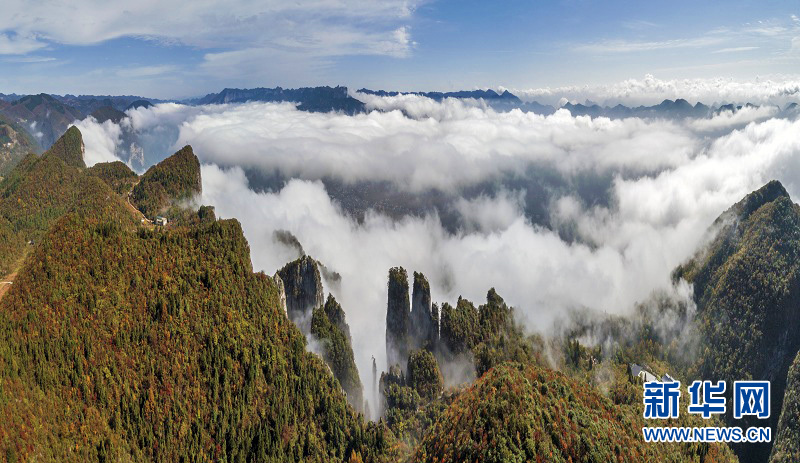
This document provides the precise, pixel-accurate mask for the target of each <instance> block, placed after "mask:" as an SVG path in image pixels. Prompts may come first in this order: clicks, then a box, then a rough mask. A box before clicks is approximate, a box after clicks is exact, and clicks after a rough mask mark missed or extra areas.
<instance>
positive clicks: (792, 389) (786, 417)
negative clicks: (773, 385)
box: [769, 354, 800, 463]
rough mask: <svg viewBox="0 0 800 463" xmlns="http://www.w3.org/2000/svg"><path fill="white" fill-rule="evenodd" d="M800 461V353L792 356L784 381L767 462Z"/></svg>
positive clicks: (793, 462) (791, 462)
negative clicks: (773, 441)
mask: <svg viewBox="0 0 800 463" xmlns="http://www.w3.org/2000/svg"><path fill="white" fill-rule="evenodd" d="M798 461H800V354H797V356H796V357H795V358H794V363H793V364H792V367H791V369H789V377H788V379H787V381H786V394H785V395H784V396H783V411H781V416H780V421H778V432H777V433H776V434H775V445H774V446H773V447H772V455H771V456H770V459H769V463H796V462H798Z"/></svg>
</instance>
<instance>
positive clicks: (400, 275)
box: [386, 267, 411, 366]
mask: <svg viewBox="0 0 800 463" xmlns="http://www.w3.org/2000/svg"><path fill="white" fill-rule="evenodd" d="M388 290H389V294H388V296H389V298H388V303H387V306H386V359H387V361H388V363H389V366H392V365H395V364H401V365H405V363H406V360H407V359H408V353H409V350H410V349H409V339H408V338H409V328H410V326H411V320H410V318H411V317H410V314H411V304H410V301H409V299H408V273H406V270H405V269H404V268H403V267H394V268H392V269H390V270H389V285H388Z"/></svg>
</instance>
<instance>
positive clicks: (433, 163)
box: [82, 97, 800, 377]
mask: <svg viewBox="0 0 800 463" xmlns="http://www.w3.org/2000/svg"><path fill="white" fill-rule="evenodd" d="M374 105H375V107H378V106H379V105H383V106H384V107H385V109H391V108H395V109H394V110H390V111H388V112H377V111H375V112H372V113H369V114H362V115H357V116H352V117H351V116H343V115H338V114H312V113H305V112H301V111H297V110H296V109H295V108H294V107H293V106H292V105H290V104H245V105H228V106H226V105H221V106H212V107H185V106H181V105H158V106H156V107H153V108H149V109H143V108H142V109H137V110H133V111H130V112H129V113H128V114H129V116H130V118H129V119H128V120H127V121H126V122H124V123H123V127H117V128H115V126H112V125H103V126H100V125H99V124H97V123H96V122H93V121H92V120H88V121H84V122H82V130H85V131H86V132H85V134H86V135H85V140H86V145H87V146H86V151H87V161H90V163H91V162H92V161H96V160H101V159H107V158H109V155H110V153H111V149H110V147H112V146H115V144H119V141H118V140H119V139H120V138H119V135H118V132H117V130H127V131H133V132H134V133H136V134H137V136H138V137H139V138H138V139H139V140H140V141H141V140H145V141H144V142H142V143H143V145H145V149H146V150H148V149H149V150H151V151H153V152H151V153H150V154H149V155H147V154H146V156H149V157H148V159H147V164H152V163H154V162H156V161H157V160H158V159H160V158H161V157H163V156H164V155H165V154H166V153H168V152H170V151H172V150H174V149H175V148H177V147H179V146H181V145H183V144H186V143H190V144H192V145H193V147H194V149H195V152H196V153H197V154H198V156H199V157H200V159H201V161H202V162H203V168H202V169H203V170H202V175H203V197H202V202H203V203H206V204H213V205H215V206H216V208H217V213H218V215H219V216H220V217H225V218H229V217H235V218H237V219H239V220H240V221H241V222H242V225H243V228H244V230H245V234H246V236H247V238H248V240H249V242H250V245H251V252H252V259H253V263H254V267H255V268H256V269H259V270H264V271H266V272H268V273H273V272H274V271H275V270H276V269H278V268H279V267H281V266H282V265H283V264H284V263H285V262H286V261H288V260H291V259H293V258H294V257H296V254H297V247H296V246H295V245H290V244H287V243H286V240H281V239H276V232H277V231H282V233H285V232H288V233H290V234H291V235H293V236H295V237H296V238H297V240H298V241H299V243H300V245H302V247H303V249H304V250H305V252H307V253H308V254H309V255H312V256H314V257H315V258H317V259H319V260H321V261H322V262H323V263H324V264H325V265H327V266H328V267H329V268H330V269H331V270H332V271H335V272H338V273H339V274H341V276H342V279H341V283H340V284H339V285H337V286H336V287H332V288H326V289H327V290H330V291H332V292H334V294H335V295H336V296H337V298H338V299H339V300H340V302H341V303H342V306H343V307H344V308H345V310H346V312H347V318H348V322H349V323H350V325H351V331H352V333H353V336H354V347H355V350H356V357H357V358H356V360H357V364H358V366H359V369H360V370H361V371H362V372H363V373H364V374H363V375H362V377H367V376H366V372H369V371H370V369H371V357H372V356H375V357H376V358H377V359H378V365H379V367H382V366H383V363H384V362H385V351H384V349H385V347H384V338H383V333H384V323H385V316H386V312H385V310H386V278H387V272H388V269H389V268H390V267H391V266H396V265H402V266H405V267H406V268H407V269H409V270H416V271H422V272H423V273H425V275H426V276H428V278H429V280H430V282H431V288H432V292H433V298H434V300H435V301H450V302H454V301H455V299H456V298H457V297H458V296H459V295H463V296H465V297H467V298H469V299H472V300H474V301H476V302H480V301H482V300H483V298H484V297H485V293H486V291H487V290H488V289H489V288H490V287H495V288H496V289H497V291H498V292H499V293H500V294H501V295H502V296H503V297H504V298H505V299H506V300H507V301H508V302H509V303H510V304H512V305H514V306H515V307H517V308H518V311H519V313H520V316H521V318H522V320H523V321H524V322H525V324H526V325H527V326H528V327H529V328H530V329H549V328H550V327H551V326H552V325H553V323H554V321H555V320H557V319H559V318H560V317H562V316H564V314H565V313H566V312H567V311H569V310H571V309H575V308H585V309H588V310H592V311H594V312H596V313H619V314H624V313H629V312H630V311H631V309H632V307H633V306H634V304H635V303H636V302H637V301H642V300H645V299H647V298H648V297H649V295H650V294H651V293H652V292H653V291H655V290H661V291H670V281H669V274H670V272H671V270H672V269H673V268H674V267H675V266H676V265H678V264H679V263H681V262H682V261H684V260H685V259H686V258H687V257H689V256H690V255H691V254H692V253H693V252H694V251H695V250H696V249H698V247H699V246H701V245H702V244H703V242H704V240H706V239H708V236H707V234H706V230H707V227H708V226H709V225H710V224H711V223H712V221H713V220H714V218H716V217H717V216H718V215H719V214H720V213H721V212H722V211H724V210H725V209H726V208H728V207H729V206H731V205H732V204H733V203H735V202H736V201H738V200H739V199H741V198H742V197H743V196H744V195H745V194H747V193H749V192H750V191H752V190H755V189H756V188H758V187H760V186H761V185H763V184H764V183H766V182H767V181H769V180H771V179H778V180H780V181H782V182H783V183H784V185H785V186H786V187H787V189H788V191H789V192H790V193H791V194H792V195H793V197H794V198H798V197H800V121H798V120H796V119H779V118H774V117H772V116H773V113H771V112H770V111H769V110H764V109H752V110H750V109H748V110H746V111H744V110H743V112H739V113H731V114H727V113H725V112H723V113H721V114H720V115H719V116H716V117H715V118H712V119H704V120H687V121H682V122H669V121H660V120H641V119H623V120H613V121H612V120H609V119H605V118H595V119H591V118H588V117H573V116H571V115H570V114H569V113H568V112H567V111H565V110H562V111H559V112H557V113H556V114H554V115H552V116H548V117H543V116H536V115H533V114H524V113H522V112H519V111H512V112H509V113H496V112H494V111H492V110H490V109H486V108H482V107H480V106H476V105H472V104H465V103H461V102H456V101H445V102H442V103H435V102H432V101H430V100H427V99H422V98H420V97H414V98H405V99H404V100H403V101H399V100H391V99H387V100H386V101H383V102H374ZM408 115H413V116H414V117H409V116H408ZM158 147H160V148H158ZM157 150H160V151H159V152H158V154H156V153H155V151H157ZM252 171H259V172H265V173H272V174H276V173H277V174H280V176H281V177H282V178H284V179H285V182H284V183H280V184H279V186H278V187H276V188H273V189H272V190H260V189H254V188H253V185H252V183H251V181H250V180H249V179H250V176H249V175H247V172H252ZM543 177H548V178H550V177H552V178H553V179H551V181H550V183H545V185H551V184H552V185H559V187H558V188H549V189H548V188H546V189H545V190H546V193H547V194H546V195H544V196H541V197H536V196H531V195H530V194H528V193H529V192H528V190H529V189H531V188H533V187H534V186H535V185H538V186H541V185H542V184H541V183H537V182H540V180H541V178H543ZM331 178H335V179H337V181H339V182H344V183H349V184H352V185H353V186H354V190H357V189H358V187H359V185H365V184H368V183H369V182H373V181H375V180H376V179H377V180H382V181H385V182H388V183H389V184H390V185H392V188H394V189H396V190H398V191H403V192H404V193H405V194H407V195H410V196H412V197H414V198H417V199H418V200H419V201H421V202H425V201H427V200H428V199H429V198H431V197H433V196H432V195H433V193H432V191H440V192H441V191H444V192H446V198H447V199H446V201H444V203H443V204H444V205H443V206H442V207H441V208H433V209H421V210H420V211H418V212H417V213H411V214H402V215H401V216H399V217H398V216H396V215H392V214H389V213H386V212H376V211H374V210H373V211H367V212H366V213H365V214H364V215H363V216H361V217H355V216H353V215H352V214H349V213H348V212H347V210H346V208H345V207H343V204H345V203H346V202H347V201H348V198H347V197H346V195H342V194H341V192H339V193H337V192H334V191H332V190H330V189H329V188H328V186H327V185H331V184H332V183H330V181H329V180H330V179H331ZM346 191H351V190H346ZM475 191H478V193H477V194H474V193H475ZM587 191H590V192H593V191H599V192H600V194H601V195H602V196H603V197H604V199H603V200H595V201H592V200H591V199H592V198H596V197H597V195H595V194H594V193H591V194H587V193H586V192H587ZM466 192H471V193H470V194H467V193H466ZM537 198H538V199H537ZM532 201H540V202H542V204H539V206H540V207H541V208H542V209H543V210H544V211H546V214H547V216H548V217H547V219H548V220H547V221H546V225H542V224H540V223H539V222H537V221H535V220H532V218H531V216H530V214H529V213H528V212H527V211H528V210H529V209H530V207H531V206H532V204H531V202H532ZM445 213H447V214H452V215H455V216H458V217H459V220H458V223H459V224H461V225H460V227H458V228H457V229H455V230H453V229H451V228H448V227H446V226H444V224H443V221H442V215H443V214H445Z"/></svg>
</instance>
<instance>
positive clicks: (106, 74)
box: [0, 0, 800, 99]
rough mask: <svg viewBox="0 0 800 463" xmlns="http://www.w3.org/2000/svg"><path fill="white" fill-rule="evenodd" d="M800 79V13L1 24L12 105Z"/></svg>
mask: <svg viewBox="0 0 800 463" xmlns="http://www.w3.org/2000/svg"><path fill="white" fill-rule="evenodd" d="M798 74H800V4H799V3H798V2H797V1H776V2H756V1H730V2H716V1H713V2H697V1H691V2H689V1H677V2H633V1H605V2H599V1H580V0H568V1H553V2H549V1H548V2H536V1H518V0H511V1H506V2H502V3H500V2H485V1H472V0H459V1H425V0H387V1H352V0H308V1H305V0H304V1H295V2H286V1H282V0H226V1H222V0H198V1H194V2H191V3H188V2H186V3H184V4H178V2H170V1H164V0H159V1H156V0H142V1H138V2H128V1H117V0H86V1H81V2H64V1H62V0H42V1H38V2H35V3H33V2H29V1H24V0H4V2H3V14H2V15H0V92H2V93H20V94H22V93H39V92H47V93H57V94H66V93H71V94H136V95H142V96H146V97H151V98H165V99H169V98H186V97H193V96H200V95H204V94H206V93H209V92H214V91H219V90H221V89H222V88H225V87H239V88H243V87H257V86H264V87H274V86H277V85H280V86H284V87H298V86H315V85H346V86H348V87H351V88H354V89H355V88H360V87H368V88H373V89H376V88H381V89H391V90H401V91H408V90H445V91H446V90H456V89H472V88H500V87H504V88H510V89H515V90H520V91H523V92H524V91H525V90H531V89H533V90H535V89H542V88H550V87H562V86H581V85H590V84H591V85H598V84H610V83H612V82H619V81H622V80H624V79H629V78H638V79H642V78H644V77H645V76H650V75H652V76H655V77H656V78H658V79H689V78H691V79H713V78H726V79H737V80H739V81H751V82H755V81H758V80H761V79H776V80H786V79H787V78H795V77H796V76H797V75H798ZM787 76H788V77H787ZM534 94H535V92H534Z"/></svg>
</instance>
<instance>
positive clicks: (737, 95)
mask: <svg viewBox="0 0 800 463" xmlns="http://www.w3.org/2000/svg"><path fill="white" fill-rule="evenodd" d="M511 92H512V93H514V94H515V95H517V96H519V97H520V98H524V99H526V100H536V101H539V102H540V103H549V104H555V103H557V102H558V101H559V99H561V98H567V99H568V100H577V101H584V100H586V99H589V100H591V101H596V102H598V103H600V104H608V105H615V104H617V103H622V104H626V105H631V106H635V105H640V104H658V103H660V102H661V101H663V100H665V99H671V100H675V99H678V98H683V99H685V100H688V101H689V102H690V103H693V104H694V103H696V102H698V101H699V102H702V103H705V104H708V105H710V104H713V103H731V102H732V103H754V104H779V105H784V104H786V103H788V102H800V75H794V76H775V77H774V78H772V79H769V78H757V79H755V80H734V79H730V78H716V79H659V78H657V77H655V76H653V75H651V74H647V75H645V76H644V78H643V79H627V80H623V81H621V82H616V83H613V84H607V85H603V84H598V85H583V86H564V87H544V88H532V89H511Z"/></svg>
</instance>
